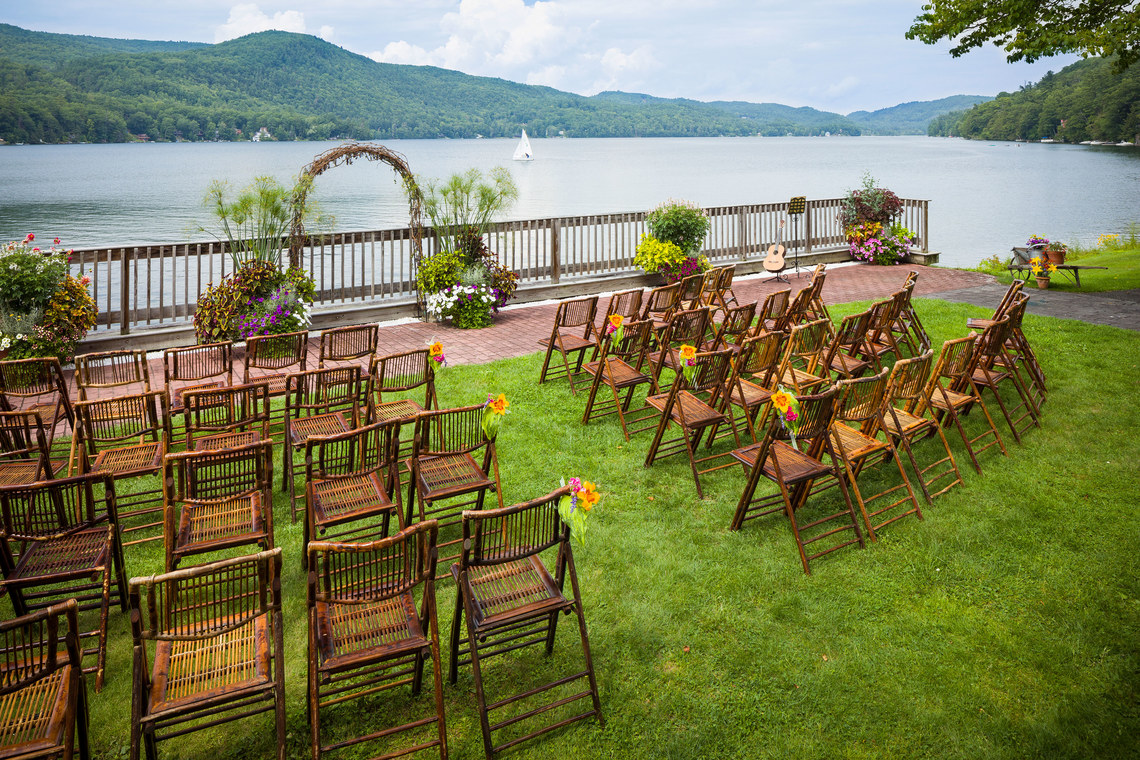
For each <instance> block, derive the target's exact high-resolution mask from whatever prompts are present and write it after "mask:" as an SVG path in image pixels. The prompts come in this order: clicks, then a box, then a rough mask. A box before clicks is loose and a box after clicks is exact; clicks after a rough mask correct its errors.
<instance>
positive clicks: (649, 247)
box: [633, 235, 687, 274]
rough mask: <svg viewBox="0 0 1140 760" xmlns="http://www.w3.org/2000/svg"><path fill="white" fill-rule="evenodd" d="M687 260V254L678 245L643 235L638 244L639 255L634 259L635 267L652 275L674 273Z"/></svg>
mask: <svg viewBox="0 0 1140 760" xmlns="http://www.w3.org/2000/svg"><path fill="white" fill-rule="evenodd" d="M686 258H687V257H686V256H685V252H684V251H683V250H681V247H680V246H678V245H677V244H676V243H671V242H669V241H667V240H661V239H659V238H656V237H654V236H653V235H642V236H641V242H640V243H638V244H637V255H636V256H634V257H633V265H634V266H638V267H641V268H642V269H644V270H645V272H646V274H650V273H652V272H661V271H672V270H673V269H676V268H677V267H679V266H680V265H681V264H682V263H683V262H684V261H685V259H686Z"/></svg>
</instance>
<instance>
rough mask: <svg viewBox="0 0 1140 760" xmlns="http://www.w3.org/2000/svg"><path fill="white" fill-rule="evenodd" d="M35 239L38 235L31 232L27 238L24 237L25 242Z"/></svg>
mask: <svg viewBox="0 0 1140 760" xmlns="http://www.w3.org/2000/svg"><path fill="white" fill-rule="evenodd" d="M35 239H36V236H35V235H33V234H32V233H30V232H29V233H28V236H27V237H26V238H24V242H25V243H30V242H32V241H33V240H35Z"/></svg>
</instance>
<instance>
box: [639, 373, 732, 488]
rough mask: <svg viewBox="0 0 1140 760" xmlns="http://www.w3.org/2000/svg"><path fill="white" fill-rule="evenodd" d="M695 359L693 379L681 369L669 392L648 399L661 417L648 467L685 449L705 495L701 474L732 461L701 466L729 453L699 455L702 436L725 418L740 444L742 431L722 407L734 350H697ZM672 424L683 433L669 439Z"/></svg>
mask: <svg viewBox="0 0 1140 760" xmlns="http://www.w3.org/2000/svg"><path fill="white" fill-rule="evenodd" d="M693 361H694V362H695V366H694V367H693V368H692V375H693V378H692V381H689V380H686V379H685V376H684V374H683V373H678V374H677V378H676V379H675V380H674V382H673V383H672V385H671V386H670V387H669V392H668V393H661V394H656V395H652V396H650V397H649V398H647V399H646V404H647V405H648V406H650V407H652V408H653V409H655V410H657V412H659V413H660V417H659V418H658V423H657V432H656V433H655V434H654V436H653V442H652V443H651V444H650V445H649V452H648V453H647V454H646V455H645V466H646V467H649V466H651V465H652V464H653V463H654V462H656V461H657V460H659V459H664V458H665V457H669V456H673V455H674V454H680V453H681V452H684V453H685V455H686V456H687V457H688V459H689V469H690V470H691V471H692V473H693V482H694V483H696V486H697V497H698V498H701V499H703V498H704V491H703V490H702V489H701V475H704V474H707V473H710V472H713V471H714V470H720V469H723V468H725V467H731V466H732V462H724V463H723V464H719V465H710V466H708V467H702V465H705V464H706V463H709V462H713V461H718V460H724V459H725V457H726V456H727V453H720V454H711V455H708V456H704V457H700V458H698V457H697V456H696V451H697V447H698V446H699V445H700V443H701V438H702V437H703V436H704V434H705V432H706V431H709V432H710V435H711V434H712V432H713V431H712V429H713V428H715V426H717V425H720V424H722V423H725V422H727V423H729V427H730V428H731V429H732V434H733V438H734V439H735V440H736V445H737V446H739V445H740V434H739V431H737V429H736V423H735V422H734V421H733V420H732V418H730V417H729V416H728V415H726V414H725V413H724V412H722V411H721V410H720V407H721V406H722V405H721V403H720V400H721V397H722V396H723V395H724V394H725V392H726V391H725V382H726V380H727V378H728V375H729V372H730V371H731V362H732V352H731V351H707V352H704V353H698V354H697V355H696V357H694V359H693ZM701 395H705V396H707V400H702V399H701V398H700V396H701ZM673 425H676V426H677V428H678V429H679V432H680V435H679V436H678V437H676V438H672V439H666V438H665V434H666V431H668V429H669V428H670V427H671V426H673Z"/></svg>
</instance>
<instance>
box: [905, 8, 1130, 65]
mask: <svg viewBox="0 0 1140 760" xmlns="http://www.w3.org/2000/svg"><path fill="white" fill-rule="evenodd" d="M922 10H923V13H922V14H921V15H919V16H918V18H916V19H915V21H914V25H913V26H911V28H910V30H909V31H908V32H907V33H906V36H907V39H911V40H914V39H919V40H922V41H923V42H925V43H926V44H928V45H932V44H934V43H936V42H938V41H939V40H943V39H945V40H952V41H953V42H954V43H955V44H954V47H952V48H950V54H951V55H953V56H955V57H957V56H960V55H962V54H963V53H966V52H969V51H970V50H973V49H974V48H978V47H981V46H982V45H984V44H985V43H987V42H993V44H994V45H996V46H998V47H1001V48H1003V49H1004V50H1005V51H1006V52H1007V53H1008V54H1009V55H1007V56H1006V58H1007V59H1008V60H1009V61H1011V62H1013V61H1021V60H1025V61H1029V62H1032V61H1036V60H1037V59H1038V58H1041V57H1044V56H1050V55H1057V54H1058V53H1080V54H1081V55H1083V56H1085V57H1086V58H1087V57H1089V56H1098V55H1099V56H1104V57H1109V56H1113V55H1117V56H1119V58H1117V60H1116V70H1117V71H1123V70H1124V69H1126V68H1128V67H1129V66H1131V65H1132V64H1133V63H1135V62H1136V61H1137V60H1138V59H1140V2H1137V1H1136V0H933V2H930V3H928V4H926V5H924V6H922Z"/></svg>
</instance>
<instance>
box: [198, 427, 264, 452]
mask: <svg viewBox="0 0 1140 760" xmlns="http://www.w3.org/2000/svg"><path fill="white" fill-rule="evenodd" d="M260 441H261V433H259V432H258V431H256V430H234V431H232V432H229V433H218V434H217V435H207V436H205V437H203V438H199V439H197V440H196V441H194V451H217V450H218V449H234V448H237V447H238V446H246V445H248V444H251V443H258V442H260Z"/></svg>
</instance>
